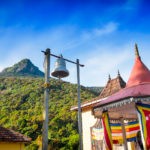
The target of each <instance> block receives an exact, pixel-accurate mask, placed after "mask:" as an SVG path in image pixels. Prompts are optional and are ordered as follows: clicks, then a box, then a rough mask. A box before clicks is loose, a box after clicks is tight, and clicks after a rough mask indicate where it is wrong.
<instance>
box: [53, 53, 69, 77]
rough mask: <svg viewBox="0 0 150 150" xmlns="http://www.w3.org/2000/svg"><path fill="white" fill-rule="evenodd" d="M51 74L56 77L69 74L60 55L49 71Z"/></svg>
mask: <svg viewBox="0 0 150 150" xmlns="http://www.w3.org/2000/svg"><path fill="white" fill-rule="evenodd" d="M51 75H52V76H54V77H57V78H59V79H60V78H64V77H67V76H68V75H69V71H68V70H67V69H66V62H65V60H64V58H63V56H62V55H60V58H57V60H56V62H55V69H54V70H53V72H52V73H51Z"/></svg>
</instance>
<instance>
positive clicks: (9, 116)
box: [0, 77, 97, 150]
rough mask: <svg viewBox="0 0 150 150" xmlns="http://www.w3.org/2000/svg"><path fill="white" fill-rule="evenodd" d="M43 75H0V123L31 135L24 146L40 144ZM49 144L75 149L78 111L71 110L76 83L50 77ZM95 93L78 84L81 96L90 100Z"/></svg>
mask: <svg viewBox="0 0 150 150" xmlns="http://www.w3.org/2000/svg"><path fill="white" fill-rule="evenodd" d="M43 84H44V79H43V78H33V77H0V125H1V126H4V127H7V128H11V129H13V130H15V131H19V132H20V133H22V134H25V135H27V136H29V137H31V138H32V140H33V141H32V143H31V144H29V145H27V146H26V150H36V149H38V146H39V145H40V144H41V133H42V110H43V101H44V87H43ZM50 85H51V86H50V98H49V131H48V136H49V144H50V146H51V148H52V150H77V147H78V140H79V137H78V132H77V113H76V112H74V111H70V108H71V106H72V105H76V104H77V85H76V84H71V83H68V82H63V81H59V80H55V79H51V80H50ZM96 96H97V95H96V93H95V92H92V91H90V90H88V89H87V88H85V87H83V86H81V100H82V101H84V100H90V99H91V98H93V97H96Z"/></svg>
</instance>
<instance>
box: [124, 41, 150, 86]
mask: <svg viewBox="0 0 150 150" xmlns="http://www.w3.org/2000/svg"><path fill="white" fill-rule="evenodd" d="M135 54H136V58H135V63H134V66H133V69H132V71H131V74H130V77H129V80H128V82H127V85H126V87H131V86H134V85H138V84H142V83H147V82H150V71H149V69H148V68H147V67H146V66H145V65H144V63H143V62H142V61H141V58H140V56H139V52H138V47H137V45H136V44H135Z"/></svg>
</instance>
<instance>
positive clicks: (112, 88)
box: [71, 71, 126, 110]
mask: <svg viewBox="0 0 150 150" xmlns="http://www.w3.org/2000/svg"><path fill="white" fill-rule="evenodd" d="M125 86H126V83H125V81H124V80H123V79H122V77H121V75H120V73H119V71H118V75H117V77H116V78H114V79H111V77H110V75H109V78H108V81H107V83H106V86H105V87H104V88H103V90H102V91H101V93H100V94H99V96H97V97H96V98H93V99H92V100H89V101H85V102H83V103H82V104H81V108H82V109H86V108H92V107H93V106H94V105H95V104H97V103H99V102H100V101H103V100H105V99H106V98H107V97H109V96H110V95H112V94H114V93H116V92H118V91H119V90H120V89H122V88H124V87H125ZM77 109H78V106H72V108H71V110H77Z"/></svg>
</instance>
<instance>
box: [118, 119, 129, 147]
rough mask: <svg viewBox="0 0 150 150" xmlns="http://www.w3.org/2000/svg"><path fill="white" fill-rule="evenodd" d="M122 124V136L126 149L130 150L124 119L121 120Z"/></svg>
mask: <svg viewBox="0 0 150 150" xmlns="http://www.w3.org/2000/svg"><path fill="white" fill-rule="evenodd" d="M120 122H121V127H122V136H123V143H124V149H125V150H128V145H127V138H126V130H125V126H124V119H123V117H121V118H120Z"/></svg>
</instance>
